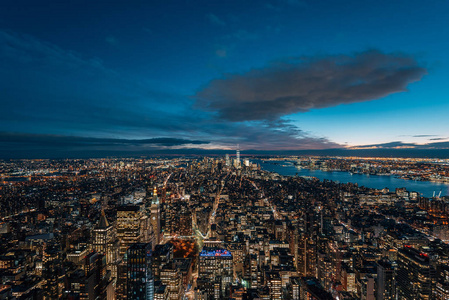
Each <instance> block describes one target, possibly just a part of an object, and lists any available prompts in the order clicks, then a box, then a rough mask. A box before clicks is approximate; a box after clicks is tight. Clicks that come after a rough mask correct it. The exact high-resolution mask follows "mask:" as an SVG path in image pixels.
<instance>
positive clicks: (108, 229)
mask: <svg viewBox="0 0 449 300" xmlns="http://www.w3.org/2000/svg"><path fill="white" fill-rule="evenodd" d="M118 245H119V244H118V241H117V239H116V237H115V230H114V227H113V226H112V225H109V223H108V220H107V218H106V215H105V213H104V211H103V210H102V211H101V217H100V220H99V221H98V224H97V226H95V228H94V229H93V230H92V246H93V249H94V250H95V251H96V252H98V253H99V254H102V255H104V256H105V258H106V269H107V270H109V271H111V272H112V274H111V275H112V277H117V265H116V262H117V259H118Z"/></svg>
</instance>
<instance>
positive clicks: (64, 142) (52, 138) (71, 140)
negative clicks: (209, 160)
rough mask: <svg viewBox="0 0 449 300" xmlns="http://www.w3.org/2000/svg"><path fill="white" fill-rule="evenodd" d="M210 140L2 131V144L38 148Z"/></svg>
mask: <svg viewBox="0 0 449 300" xmlns="http://www.w3.org/2000/svg"><path fill="white" fill-rule="evenodd" d="M208 143H209V142H208V141H200V140H187V139H181V138H167V137H158V138H151V139H120V138H98V137H82V136H66V135H54V134H30V133H14V132H0V144H1V145H10V146H13V148H17V147H18V146H22V147H23V146H26V147H37V148H49V149H51V148H55V147H56V148H58V147H82V148H97V147H102V146H107V147H111V146H148V145H149V146H164V147H173V146H180V145H187V144H189V145H202V144H208Z"/></svg>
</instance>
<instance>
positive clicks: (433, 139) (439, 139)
mask: <svg viewBox="0 0 449 300" xmlns="http://www.w3.org/2000/svg"><path fill="white" fill-rule="evenodd" d="M447 139H449V138H447V137H445V138H443V137H438V138H431V139H429V141H442V140H447Z"/></svg>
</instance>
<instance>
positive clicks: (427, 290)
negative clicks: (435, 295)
mask: <svg viewBox="0 0 449 300" xmlns="http://www.w3.org/2000/svg"><path fill="white" fill-rule="evenodd" d="M396 282H397V289H398V297H399V299H410V300H411V299H432V292H433V289H434V285H435V269H434V268H433V266H432V264H431V261H430V258H429V257H428V256H427V255H426V254H424V253H422V252H420V251H419V250H417V249H414V248H412V247H410V246H407V245H406V246H404V247H403V248H402V249H400V250H399V251H398V272H397V276H396Z"/></svg>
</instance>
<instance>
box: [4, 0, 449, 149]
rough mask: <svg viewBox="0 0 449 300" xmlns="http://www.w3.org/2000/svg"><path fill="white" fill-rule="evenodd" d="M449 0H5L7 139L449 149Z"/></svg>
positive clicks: (154, 145)
mask: <svg viewBox="0 0 449 300" xmlns="http://www.w3.org/2000/svg"><path fill="white" fill-rule="evenodd" d="M448 20H449V1H410V0H409V1H391V0H389V1H360V0H358V1H343V0H342V1H300V0H298V1H295V0H283V1H281V0H278V1H275V0H272V1H270V0H266V1H264V0H260V1H241V0H240V1H213V0H208V1H170V0H166V1H99V0H97V1H45V0H42V1H34V0H30V1H21V0H14V1H9V0H3V1H1V2H0V107H1V109H0V152H1V151H3V155H5V153H21V154H23V155H26V153H28V154H29V153H40V154H41V155H44V156H45V154H50V153H53V152H58V153H61V152H62V153H63V152H64V151H67V152H71V151H93V150H98V151H106V152H107V151H111V153H112V152H113V151H123V152H124V153H125V152H126V153H137V152H139V153H140V152H145V151H148V152H151V151H155V150H158V151H160V150H172V149H181V150H182V149H186V148H195V149H225V150H226V149H227V150H232V149H236V147H237V145H239V147H240V149H242V150H243V151H245V150H277V151H281V150H297V149H298V150H301V149H306V150H307V149H331V148H349V149H373V148H376V149H379V148H384V149H397V148H416V149H424V150H425V149H448V148H449V101H448V100H449V96H448V95H449V21H448Z"/></svg>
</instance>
